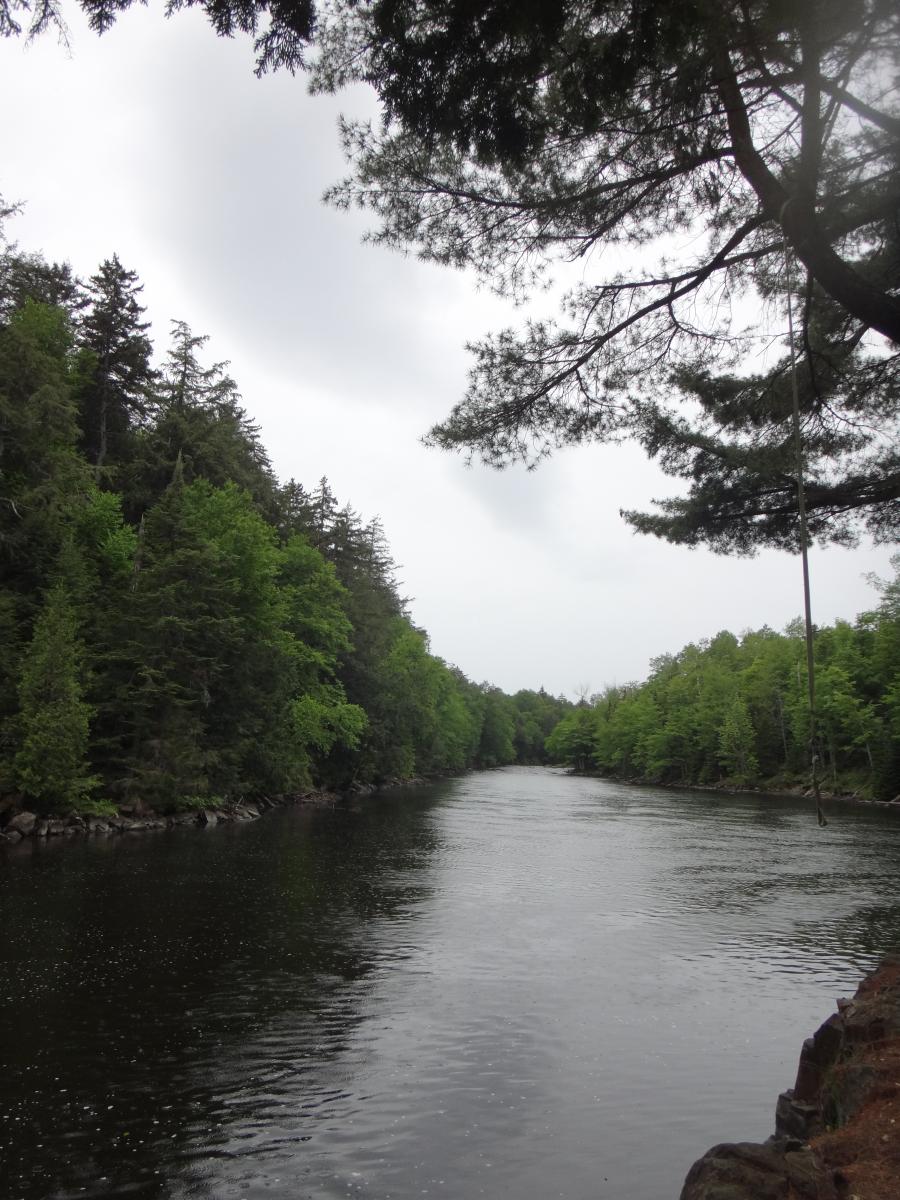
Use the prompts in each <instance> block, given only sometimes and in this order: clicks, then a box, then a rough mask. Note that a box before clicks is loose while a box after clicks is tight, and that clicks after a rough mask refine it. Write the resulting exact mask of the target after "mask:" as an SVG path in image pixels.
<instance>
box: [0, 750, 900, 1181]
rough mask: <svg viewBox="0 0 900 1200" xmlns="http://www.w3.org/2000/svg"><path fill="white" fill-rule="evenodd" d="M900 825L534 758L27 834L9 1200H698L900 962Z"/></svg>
mask: <svg viewBox="0 0 900 1200" xmlns="http://www.w3.org/2000/svg"><path fill="white" fill-rule="evenodd" d="M897 816H898V814H896V813H894V812H890V811H884V810H876V809H872V808H851V807H847V808H841V809H839V810H837V811H835V812H834V813H833V814H832V821H831V824H830V825H829V826H828V828H827V829H825V830H819V829H817V828H816V825H815V821H814V817H813V814H812V812H811V810H810V807H809V805H808V804H805V803H803V804H801V803H799V802H793V801H785V800H772V799H764V798H759V797H746V796H744V797H728V796H713V795H708V794H702V793H687V792H685V793H679V792H672V791H662V790H656V789H652V788H633V787H628V786H625V785H615V784H610V783H607V782H603V781H598V780H585V779H577V778H574V777H571V776H567V775H565V774H563V773H562V772H561V771H555V770H541V769H526V768H510V769H507V770H503V771H491V772H483V773H479V774H474V775H470V776H467V777H465V778H463V779H459V780H453V781H449V782H445V783H441V784H438V785H435V786H433V787H428V788H423V789H421V790H409V791H404V792H398V793H394V794H390V795H385V796H382V797H380V798H376V799H373V800H365V801H362V802H360V803H359V804H357V805H354V806H350V807H346V808H343V807H336V808H334V809H325V810H315V811H313V810H301V809H293V810H284V811H281V812H277V813H272V814H268V815H267V816H266V817H264V818H263V819H262V820H260V821H259V822H256V823H254V824H253V825H241V826H228V827H219V828H215V829H210V830H200V829H197V830H177V831H173V832H171V833H160V834H155V835H150V834H145V835H142V836H131V837H129V836H127V835H126V836H125V837H119V838H113V839H109V840H104V841H100V840H91V841H86V842H83V843H78V844H75V845H73V844H71V843H70V842H67V843H66V844H65V845H60V844H57V843H53V842H51V843H50V844H45V845H42V844H40V843H27V844H26V843H23V844H22V845H20V846H18V847H16V848H14V850H12V851H9V852H7V853H6V855H5V856H4V857H3V858H2V859H0V871H2V874H0V879H2V899H0V919H2V925H0V929H2V951H0V1011H2V1015H0V1039H2V1042H0V1047H2V1060H3V1061H2V1063H0V1173H3V1174H5V1175H6V1180H5V1181H0V1194H2V1195H4V1196H6V1195H9V1196H10V1197H11V1198H13V1200H49V1198H51V1197H52V1198H53V1200H69V1198H74V1197H94V1196H96V1197H100V1196H102V1197H111V1196H129V1197H138V1198H143V1197H146V1198H147V1200H150V1198H151V1197H152V1198H157V1197H158V1198H171V1200H187V1198H188V1197H210V1198H215V1200H219V1198H220V1197H222V1198H225V1197H236V1198H239V1200H241V1198H243V1200H261V1198H263V1197H266V1198H267V1200H305V1198H310V1200H326V1198H327V1200H332V1198H335V1200H336V1198H338V1197H341V1198H343V1197H360V1198H367V1200H390V1198H393V1200H412V1198H413V1197H421V1196H429V1197H446V1198H447V1200H469V1198H475V1197H480V1196H486V1197H504V1196H509V1197H515V1200H552V1198H553V1197H559V1198H561V1200H588V1198H591V1200H594V1198H598V1197H599V1198H602V1197H610V1198H613V1197H615V1198H617V1200H619V1198H621V1197H627V1198H628V1200H669V1198H674V1197H677V1195H678V1192H679V1190H680V1186H681V1181H682V1179H683V1176H684V1174H685V1172H686V1170H687V1168H688V1166H689V1165H690V1163H691V1162H692V1161H693V1159H694V1158H696V1157H697V1156H698V1155H699V1154H700V1153H702V1152H703V1151H704V1150H705V1149H706V1148H707V1147H708V1146H710V1145H711V1144H713V1143H714V1142H717V1141H722V1140H726V1139H740V1140H744V1139H759V1138H764V1137H766V1136H767V1135H768V1134H769V1133H770V1132H771V1128H772V1122H773V1110H774V1102H775V1097H776V1094H777V1092H778V1091H779V1090H781V1089H782V1088H784V1087H786V1086H789V1085H790V1084H791V1083H792V1081H793V1075H794V1071H795V1067H796V1060H797V1055H798V1053H799V1049H800V1045H801V1042H802V1040H803V1038H804V1037H806V1036H808V1034H810V1033H811V1032H812V1031H813V1029H814V1028H815V1027H816V1026H817V1025H818V1024H819V1023H820V1022H821V1021H822V1020H823V1019H824V1018H825V1017H826V1016H828V1015H829V1013H830V1012H831V1011H832V1009H833V1004H834V1000H835V998H836V997H837V996H840V995H844V994H848V993H850V992H852V991H853V990H854V989H855V986H856V984H857V982H858V980H859V977H860V975H861V974H862V973H864V972H865V971H866V970H867V969H868V968H869V967H870V966H871V965H873V964H874V962H875V960H876V959H877V957H878V956H879V954H880V953H882V952H883V951H884V950H885V949H887V948H888V947H889V946H890V945H892V944H896V943H897V942H898V941H900V820H898V819H896V818H897ZM4 1183H5V1187H4Z"/></svg>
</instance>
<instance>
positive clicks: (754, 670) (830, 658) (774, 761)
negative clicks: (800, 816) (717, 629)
mask: <svg viewBox="0 0 900 1200" xmlns="http://www.w3.org/2000/svg"><path fill="white" fill-rule="evenodd" d="M892 563H893V565H894V566H895V568H896V574H895V578H894V579H893V580H879V579H872V580H871V582H872V583H873V586H874V587H875V588H876V590H877V592H878V603H877V604H876V605H875V607H873V609H872V611H870V612H865V613H862V614H860V616H858V617H857V619H856V620H855V621H854V622H853V623H852V624H851V623H850V622H848V621H837V622H836V623H835V624H834V625H833V626H828V627H823V628H820V629H817V630H816V634H815V679H816V720H817V734H818V736H817V739H816V751H817V754H818V760H819V774H820V776H821V779H822V784H823V787H825V788H826V789H828V790H830V791H833V792H849V793H855V794H857V795H859V796H861V797H863V798H867V799H876V800H887V801H889V800H893V799H894V798H895V797H896V796H898V795H900V556H895V557H894V558H893V559H892ZM809 743H810V729H809V705H808V699H807V677H806V651H805V642H804V630H803V625H802V622H801V621H800V620H799V619H798V620H796V621H795V622H792V623H791V624H790V625H789V626H788V627H787V629H786V630H785V631H784V633H776V632H775V631H774V630H772V629H768V628H765V627H764V628H762V629H759V630H755V631H752V632H746V633H744V634H743V635H742V636H741V637H740V638H738V637H735V635H734V634H732V633H728V632H721V633H718V634H717V635H716V636H715V637H713V638H711V639H709V640H707V641H702V642H700V643H699V645H693V644H692V645H689V646H685V647H684V649H683V650H681V651H680V652H679V653H678V654H666V655H663V656H661V657H660V658H656V659H653V660H652V662H651V673H650V676H649V678H648V679H647V680H646V681H645V682H644V683H640V684H638V683H629V684H625V685H624V686H612V687H607V688H606V689H605V690H604V691H603V692H601V693H600V694H599V695H596V696H593V697H592V698H591V700H590V703H588V702H586V701H585V702H583V703H581V704H580V705H578V706H576V707H575V708H574V709H572V711H571V712H569V713H568V714H566V716H564V717H563V719H562V720H561V721H560V723H559V725H557V726H556V728H555V729H554V730H553V732H552V733H551V735H550V737H549V738H548V739H547V752H548V754H549V756H550V757H551V758H552V759H554V761H559V762H564V763H567V764H568V765H569V766H571V767H572V768H574V769H575V770H578V771H599V772H601V773H603V774H607V775H613V776H618V777H620V778H624V779H640V780H645V781H649V782H655V783H666V784H686V785H706V786H712V785H715V784H721V785H723V786H731V787H748V786H757V787H762V788H766V787H768V788H772V789H781V788H786V787H793V786H805V785H807V784H808V782H809V762H810V744H809Z"/></svg>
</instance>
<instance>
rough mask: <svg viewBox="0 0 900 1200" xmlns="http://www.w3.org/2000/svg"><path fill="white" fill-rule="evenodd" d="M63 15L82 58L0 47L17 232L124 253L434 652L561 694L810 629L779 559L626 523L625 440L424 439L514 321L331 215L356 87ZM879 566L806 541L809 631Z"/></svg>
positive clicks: (160, 331) (32, 243) (174, 34)
mask: <svg viewBox="0 0 900 1200" xmlns="http://www.w3.org/2000/svg"><path fill="white" fill-rule="evenodd" d="M68 19H69V21H70V25H71V27H72V41H73V53H72V55H71V56H69V57H67V55H66V53H65V52H64V50H63V49H61V48H60V47H59V46H57V45H56V44H55V42H54V41H53V39H52V38H44V39H42V40H39V41H37V42H35V43H34V44H32V45H31V46H30V47H28V48H25V47H23V45H22V43H20V42H15V41H10V40H6V41H2V42H0V103H2V104H3V111H4V112H5V113H7V114H12V113H16V114H17V117H16V119H15V120H12V119H10V120H8V121H7V122H6V124H5V128H4V161H3V177H2V178H0V190H2V191H3V193H4V194H5V195H6V196H7V198H12V199H17V198H22V199H25V200H26V201H27V207H26V210H25V213H24V215H23V216H22V217H21V218H20V219H19V220H18V221H17V222H15V223H14V227H13V229H12V230H11V231H10V232H11V233H12V234H13V235H14V236H16V237H18V238H19V240H20V241H21V243H22V244H23V246H25V247H26V248H28V249H38V248H42V249H43V250H44V251H45V253H46V254H47V255H48V257H51V258H61V257H68V258H70V259H71V260H72V262H73V265H74V266H75V267H76V269H77V270H78V271H79V272H80V273H81V274H82V275H88V274H90V273H91V272H92V271H94V270H95V269H96V267H97V265H98V263H99V262H100V261H101V260H102V259H103V258H105V257H107V256H109V255H110V254H111V253H113V252H114V251H115V252H117V253H118V254H119V255H120V257H121V259H122V261H123V262H124V263H125V264H126V265H128V266H129V267H132V268H133V269H135V270H137V271H138V273H139V274H140V276H141V278H142V279H143V281H144V283H145V293H144V296H145V302H146V303H147V306H148V310H149V315H150V316H151V317H152V318H153V321H154V330H153V332H154V336H155V339H156V341H157V345H158V348H159V349H160V350H163V349H164V347H165V343H166V339H167V337H168V329H169V320H170V318H171V317H179V318H183V319H185V320H187V321H188V322H189V323H190V324H191V325H192V326H193V328H194V329H195V331H197V332H200V333H207V334H209V335H210V342H209V346H208V350H209V354H210V356H211V357H212V358H215V359H226V358H227V359H231V361H232V373H233V374H234V376H235V378H236V379H237V381H238V384H239V386H240V388H241V390H242V393H243V395H244V398H245V403H246V406H247V408H248V410H249V411H250V413H251V414H252V415H253V416H254V417H255V418H256V419H257V420H258V421H259V423H260V425H261V427H262V434H263V439H264V441H265V443H266V445H267V446H268V447H269V450H270V452H271V454H272V458H273V461H274V464H275V466H276V469H277V470H278V472H279V473H280V474H281V475H282V476H283V477H287V476H289V475H294V476H295V477H297V478H299V479H300V480H302V481H304V482H305V483H307V484H310V485H311V484H314V483H315V481H316V480H317V479H318V478H319V477H320V476H321V475H322V474H327V475H328V476H329V478H330V479H331V481H332V484H333V486H334V488H335V491H336V492H337V494H338V496H339V498H340V499H341V500H342V501H344V502H350V503H351V504H353V505H354V507H356V508H357V509H358V510H360V511H361V512H362V513H363V514H364V516H366V517H371V516H374V515H375V514H380V515H381V516H382V518H383V520H384V524H385V529H386V531H387V534H388V537H389V540H390V542H391V545H392V548H393V551H394V555H395V557H396V558H397V560H398V561H399V562H400V563H401V564H402V571H401V577H402V578H403V579H404V580H405V585H406V590H407V591H408V592H409V594H411V595H413V596H414V597H415V603H414V606H413V613H414V616H415V619H416V620H417V621H418V622H419V623H420V624H422V625H424V626H425V627H426V628H427V629H428V630H429V632H430V634H431V638H432V646H433V648H434V650H435V652H436V653H438V654H441V655H442V656H443V657H445V658H447V659H448V660H450V661H453V662H456V663H458V664H459V665H460V666H461V667H462V668H463V670H465V671H466V672H467V674H469V675H470V676H472V677H473V678H476V679H489V680H492V681H494V682H496V683H498V684H500V685H501V686H503V687H505V688H507V689H510V690H514V689H517V688H519V687H525V686H535V687H536V686H538V685H540V684H543V685H544V686H546V687H547V688H548V689H550V690H551V691H554V692H558V691H565V692H568V693H569V694H571V693H572V690H573V689H574V688H575V687H576V686H577V685H578V684H579V683H580V682H584V681H590V684H591V687H592V688H594V689H599V688H600V687H601V686H602V685H603V683H604V682H607V681H612V680H619V681H622V680H626V679H631V678H636V677H640V676H642V675H644V674H645V673H646V670H647V665H648V663H649V660H650V658H651V657H653V656H656V655H658V654H661V653H664V652H666V651H673V652H674V651H676V650H678V649H679V648H680V647H681V646H682V645H683V644H684V643H685V642H687V641H690V640H699V639H700V638H703V637H708V636H712V635H714V634H715V633H716V632H717V630H719V629H721V628H725V627H728V628H731V629H732V630H734V631H735V632H739V631H740V630H741V629H743V628H746V627H758V626H760V625H762V624H763V623H768V624H770V625H772V626H774V627H776V628H779V627H781V626H783V625H784V624H785V622H786V621H788V620H789V619H790V618H791V617H793V616H794V615H796V613H797V612H798V611H799V610H800V607H801V600H800V583H799V571H798V568H797V564H796V563H795V562H793V561H792V560H791V559H790V558H789V557H788V556H786V555H779V554H774V553H772V554H766V555H762V556H760V558H758V559H756V560H753V561H750V562H748V561H742V560H735V559H721V558H716V557H715V556H714V555H711V554H709V553H707V552H705V551H693V552H692V551H686V550H684V549H680V548H676V547H672V546H668V545H665V544H662V543H659V542H656V541H653V540H650V539H646V538H638V537H636V536H635V535H634V534H632V532H631V531H630V529H628V527H626V526H625V525H624V524H623V522H622V521H621V520H620V518H619V515H618V510H619V508H622V507H626V508H627V507H647V506H648V504H649V500H650V498H651V497H652V496H664V495H669V494H671V493H672V491H673V487H672V482H671V481H670V480H668V479H665V478H664V477H662V476H661V475H660V473H659V472H658V471H657V470H656V468H655V467H654V466H653V465H652V464H649V463H647V462H646V460H645V459H644V458H643V456H642V455H641V454H640V452H639V451H638V450H637V449H636V448H635V447H633V446H625V447H597V446H586V447H581V448H578V449H574V450H568V451H564V452H561V453H560V454H558V455H557V456H556V457H554V458H553V459H551V460H550V461H549V462H547V463H545V464H543V465H542V466H541V467H540V468H539V469H538V470H537V471H535V472H532V473H527V472H525V471H524V470H522V469H521V468H512V469H510V470H507V471H505V472H501V473H495V472H493V471H490V470H489V469H487V468H484V467H482V466H479V465H477V464H476V465H474V466H473V467H472V468H471V469H466V467H465V466H464V464H463V462H462V460H461V459H459V458H457V457H454V456H448V455H443V454H440V453H438V452H437V451H428V450H425V449H424V447H422V446H421V444H420V442H419V438H420V437H421V435H422V434H423V433H424V432H425V431H426V430H427V428H428V427H429V426H430V425H431V424H433V423H434V422H435V421H436V420H439V419H441V418H442V417H444V416H445V415H446V414H447V412H448V411H449V410H450V408H451V407H452V405H453V403H454V402H455V401H456V400H457V399H458V398H459V397H460V395H461V394H462V391H463V389H464V387H465V380H466V370H467V366H468V360H467V355H466V353H465V351H464V349H463V346H464V343H465V342H466V341H468V340H473V339H477V338H479V337H480V336H482V335H483V334H484V333H485V332H486V331H487V330H488V329H491V328H496V327H498V326H502V325H505V324H507V323H510V322H512V323H517V322H518V320H520V319H521V316H522V314H521V313H515V312H512V311H511V310H510V309H509V308H508V307H507V306H506V305H505V304H503V303H502V302H501V301H499V300H497V299H496V298H495V297H493V296H492V295H490V294H488V293H486V292H484V291H477V290H476V289H475V287H474V283H473V280H472V279H471V277H469V276H467V275H464V274H460V273H457V272H451V271H447V270H442V269H439V268H437V267H435V266H433V265H429V264H425V263H422V262H420V261H418V260H416V259H415V258H404V257H403V256H401V255H399V254H395V253H391V252H388V251H387V250H384V249H380V248H377V247H372V246H366V245H362V244H361V238H362V234H363V233H364V231H365V229H366V228H367V226H368V225H369V223H370V222H369V220H368V218H367V217H366V216H365V215H364V214H361V213H358V212H352V213H339V212H335V211H333V210H331V209H328V208H325V207H324V206H323V205H322V204H321V203H320V196H321V193H322V192H323V190H324V189H325V188H326V187H327V186H328V185H329V184H331V183H333V182H334V181H335V180H336V179H337V178H338V177H340V176H341V174H342V173H343V172H344V170H345V166H344V164H343V162H342V159H341V153H340V147H339V144H338V136H337V129H336V122H337V115H338V112H339V111H341V110H342V109H344V110H347V109H350V110H351V111H352V112H354V113H356V114H362V115H365V113H366V112H367V111H369V110H370V107H371V101H370V100H369V99H368V97H367V96H366V95H365V93H363V92H362V91H356V92H354V93H353V94H351V95H344V96H341V97H338V98H336V99H334V98H328V97H309V96H308V95H307V94H306V91H305V88H304V85H303V82H302V81H301V80H298V79H292V78H290V77H289V76H284V75H281V76H275V77H272V78H266V79H263V80H256V79H255V78H254V77H253V74H252V51H251V49H250V47H249V45H248V43H247V42H246V40H244V39H240V38H236V39H234V40H233V41H229V40H220V39H216V38H215V37H214V36H213V35H212V34H211V32H210V31H209V29H208V27H207V24H206V21H205V19H204V17H203V16H202V14H201V13H199V12H197V11H187V12H182V13H178V14H176V15H175V17H173V19H172V20H170V21H165V20H163V18H162V15H161V13H160V12H159V11H147V10H144V9H141V8H133V9H131V10H129V11H128V12H126V13H125V14H123V16H122V17H121V18H120V20H119V21H118V22H117V24H116V25H115V26H114V28H113V29H112V30H111V32H110V33H109V34H107V35H105V36H104V37H103V38H102V39H98V38H96V37H95V36H94V35H93V34H91V33H90V32H89V31H88V30H87V29H86V28H85V26H84V22H83V19H82V17H81V14H80V12H79V11H77V10H74V11H73V12H72V13H71V14H70V16H69V18H68ZM584 269H585V268H584V266H581V267H579V270H581V271H583V270H584ZM588 269H590V266H589V267H588ZM546 303H547V301H546V299H545V300H542V304H543V305H544V306H546ZM867 570H876V571H879V572H880V573H882V574H889V573H890V572H889V569H888V551H887V550H877V551H873V550H871V549H868V550H861V551H859V552H856V553H853V552H847V551H841V550H830V551H828V552H827V553H819V552H817V553H815V554H814V556H813V588H814V599H813V603H814V615H815V617H816V619H817V620H818V621H820V622H822V623H825V622H827V621H830V620H833V619H834V618H835V617H837V616H845V617H852V616H853V615H854V614H855V613H856V612H857V611H859V610H860V609H862V608H863V607H865V606H866V605H868V604H870V603H871V600H872V594H871V591H870V589H869V588H868V587H867V586H866V584H865V583H864V581H863V579H862V575H863V573H864V572H865V571H867Z"/></svg>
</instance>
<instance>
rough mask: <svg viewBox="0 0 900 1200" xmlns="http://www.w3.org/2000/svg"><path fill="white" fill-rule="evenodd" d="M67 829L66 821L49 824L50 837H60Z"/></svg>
mask: <svg viewBox="0 0 900 1200" xmlns="http://www.w3.org/2000/svg"><path fill="white" fill-rule="evenodd" d="M65 828H66V823H65V821H59V820H54V821H48V822H47V833H48V835H49V836H50V837H58V836H59V834H61V833H63V832H64V831H65Z"/></svg>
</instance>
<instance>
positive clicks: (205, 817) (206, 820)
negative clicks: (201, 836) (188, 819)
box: [197, 808, 219, 825]
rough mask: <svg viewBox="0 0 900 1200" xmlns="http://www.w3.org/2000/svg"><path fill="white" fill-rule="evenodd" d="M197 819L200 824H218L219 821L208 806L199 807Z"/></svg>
mask: <svg viewBox="0 0 900 1200" xmlns="http://www.w3.org/2000/svg"><path fill="white" fill-rule="evenodd" d="M197 820H198V822H199V823H200V824H201V825H218V823H219V818H218V817H217V816H216V814H215V813H214V812H212V811H211V810H210V809H208V808H201V809H200V812H199V813H198V815H197Z"/></svg>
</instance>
